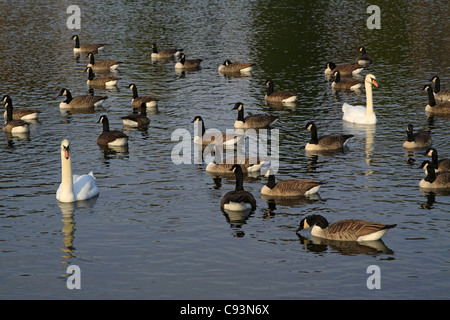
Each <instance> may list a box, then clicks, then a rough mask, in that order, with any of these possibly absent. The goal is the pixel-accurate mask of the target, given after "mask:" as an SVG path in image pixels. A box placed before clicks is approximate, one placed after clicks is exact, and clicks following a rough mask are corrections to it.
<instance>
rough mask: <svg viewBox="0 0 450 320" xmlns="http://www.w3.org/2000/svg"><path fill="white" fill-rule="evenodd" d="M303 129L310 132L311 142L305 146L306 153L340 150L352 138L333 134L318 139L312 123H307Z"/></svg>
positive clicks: (349, 135) (350, 135) (351, 135)
mask: <svg viewBox="0 0 450 320" xmlns="http://www.w3.org/2000/svg"><path fill="white" fill-rule="evenodd" d="M305 129H307V130H309V131H311V140H309V142H308V143H307V144H306V146H305V150H306V151H327V150H329V151H332V150H340V149H343V148H344V146H345V144H346V142H347V140H348V139H350V138H352V137H353V134H333V135H326V136H322V137H320V138H319V137H318V136H317V127H316V124H315V123H314V122H308V123H307V124H306V126H305Z"/></svg>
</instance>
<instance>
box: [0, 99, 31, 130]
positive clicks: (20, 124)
mask: <svg viewBox="0 0 450 320" xmlns="http://www.w3.org/2000/svg"><path fill="white" fill-rule="evenodd" d="M5 108H6V122H5V124H4V125H3V127H2V130H3V131H5V132H11V133H28V132H29V131H30V125H29V124H28V122H25V121H24V120H14V119H13V109H12V104H10V103H9V102H8V101H6V102H5Z"/></svg>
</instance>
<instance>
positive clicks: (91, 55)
mask: <svg viewBox="0 0 450 320" xmlns="http://www.w3.org/2000/svg"><path fill="white" fill-rule="evenodd" d="M89 63H90V64H92V65H94V64H95V58H94V54H93V53H91V54H90V55H89Z"/></svg>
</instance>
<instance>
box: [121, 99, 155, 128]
mask: <svg viewBox="0 0 450 320" xmlns="http://www.w3.org/2000/svg"><path fill="white" fill-rule="evenodd" d="M121 119H122V121H123V125H124V126H125V127H137V128H145V127H148V125H149V124H150V119H149V118H148V117H147V106H146V105H145V102H142V104H141V113H140V114H139V113H132V114H129V115H128V116H124V117H121Z"/></svg>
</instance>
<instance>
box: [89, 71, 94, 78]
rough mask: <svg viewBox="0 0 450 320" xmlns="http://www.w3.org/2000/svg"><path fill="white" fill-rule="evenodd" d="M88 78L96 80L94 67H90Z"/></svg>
mask: <svg viewBox="0 0 450 320" xmlns="http://www.w3.org/2000/svg"><path fill="white" fill-rule="evenodd" d="M88 80H94V72H93V71H92V69H88Z"/></svg>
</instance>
